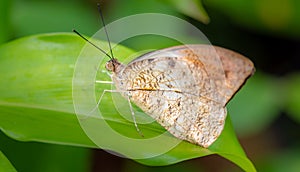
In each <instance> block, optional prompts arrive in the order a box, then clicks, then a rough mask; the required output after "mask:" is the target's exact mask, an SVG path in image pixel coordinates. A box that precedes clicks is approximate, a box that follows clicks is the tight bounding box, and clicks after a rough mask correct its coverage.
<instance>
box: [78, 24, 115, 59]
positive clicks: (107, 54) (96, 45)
mask: <svg viewBox="0 0 300 172" xmlns="http://www.w3.org/2000/svg"><path fill="white" fill-rule="evenodd" d="M73 32H74V33H76V34H77V35H78V36H80V37H81V38H82V39H84V40H85V41H86V42H88V43H90V44H91V45H92V46H94V47H95V48H97V49H98V50H100V51H101V52H102V53H104V54H105V55H106V56H107V57H109V58H110V59H113V58H112V57H111V56H110V55H109V54H107V53H106V52H105V51H104V50H102V49H101V48H99V47H98V46H97V45H95V44H94V43H92V42H91V41H89V40H88V39H87V38H85V37H84V36H83V35H81V34H80V33H79V32H77V31H76V30H75V29H73Z"/></svg>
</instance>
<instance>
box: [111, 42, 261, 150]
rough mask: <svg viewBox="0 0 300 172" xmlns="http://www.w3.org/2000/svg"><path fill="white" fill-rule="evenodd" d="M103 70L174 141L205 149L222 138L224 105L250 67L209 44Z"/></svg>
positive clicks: (178, 48)
mask: <svg viewBox="0 0 300 172" xmlns="http://www.w3.org/2000/svg"><path fill="white" fill-rule="evenodd" d="M106 69H107V70H108V71H110V72H112V75H111V78H112V81H113V83H114V84H115V86H116V91H117V92H120V93H122V95H123V96H124V97H126V98H129V99H130V100H131V101H132V102H133V103H134V104H136V105H137V106H138V107H139V108H141V109H142V110H143V111H144V112H145V113H147V114H148V115H150V116H151V117H152V118H154V119H155V120H156V121H157V122H158V123H159V124H160V125H161V126H163V127H164V128H165V129H166V130H168V131H169V132H170V133H171V134H172V135H174V136H175V137H177V138H179V139H181V140H186V141H189V142H191V143H194V144H197V145H200V146H202V147H204V148H207V147H209V146H210V145H211V144H212V143H213V142H214V141H215V140H216V139H217V138H218V137H219V136H220V134H221V132H222V130H223V128H224V124H225V119H226V114H227V111H226V107H225V106H226V104H227V103H228V101H229V100H230V99H231V98H232V97H233V96H234V95H235V94H236V92H237V91H238V90H239V89H240V88H241V86H242V85H243V84H244V83H245V81H246V80H247V79H248V78H249V77H250V76H251V75H253V73H254V71H255V68H254V65H253V63H252V62H251V61H250V60H249V59H248V58H246V57H244V56H243V55H241V54H238V53H236V52H234V51H231V50H228V49H225V48H221V47H217V46H211V45H204V44H203V45H202V44H195V45H181V46H175V47H170V48H166V49H162V50H157V51H154V52H150V53H147V54H144V55H142V56H140V57H138V58H136V59H134V60H133V61H131V62H129V63H128V64H127V65H125V64H122V63H120V62H119V61H118V60H117V59H116V58H111V60H109V61H108V62H107V64H106Z"/></svg>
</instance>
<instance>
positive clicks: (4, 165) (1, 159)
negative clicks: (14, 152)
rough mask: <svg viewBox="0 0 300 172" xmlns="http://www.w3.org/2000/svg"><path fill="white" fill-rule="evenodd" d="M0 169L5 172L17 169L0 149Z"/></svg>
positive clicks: (13, 171) (12, 171)
mask: <svg viewBox="0 0 300 172" xmlns="http://www.w3.org/2000/svg"><path fill="white" fill-rule="evenodd" d="M0 171H5V172H15V171H17V170H16V169H15V167H14V166H13V165H12V164H11V163H10V162H9V160H8V159H7V158H6V157H5V155H4V154H3V153H2V152H1V151H0Z"/></svg>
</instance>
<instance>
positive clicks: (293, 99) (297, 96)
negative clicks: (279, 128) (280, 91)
mask: <svg viewBox="0 0 300 172" xmlns="http://www.w3.org/2000/svg"><path fill="white" fill-rule="evenodd" d="M285 82H286V83H287V87H286V88H284V89H285V92H286V94H285V95H286V98H285V100H286V102H285V103H286V104H285V108H286V110H287V111H288V115H290V116H291V117H292V118H293V119H294V120H295V121H298V122H300V106H299V105H300V89H299V88H300V74H299V73H295V74H293V75H290V76H288V77H287V78H286V80H285Z"/></svg>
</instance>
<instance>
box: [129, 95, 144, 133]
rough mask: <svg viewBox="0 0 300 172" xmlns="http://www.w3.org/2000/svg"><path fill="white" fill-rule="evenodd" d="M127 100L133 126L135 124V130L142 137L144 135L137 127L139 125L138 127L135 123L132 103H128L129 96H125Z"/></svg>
mask: <svg viewBox="0 0 300 172" xmlns="http://www.w3.org/2000/svg"><path fill="white" fill-rule="evenodd" d="M127 101H128V104H129V108H130V111H131V116H132V119H133V123H134V126H135V128H136V131H137V132H138V133H139V134H140V135H141V136H142V137H144V135H143V133H142V131H141V130H140V129H139V127H138V125H137V122H136V119H135V114H134V111H133V108H132V105H131V103H130V99H129V96H127Z"/></svg>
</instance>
